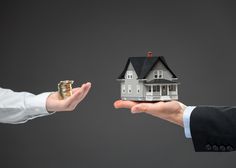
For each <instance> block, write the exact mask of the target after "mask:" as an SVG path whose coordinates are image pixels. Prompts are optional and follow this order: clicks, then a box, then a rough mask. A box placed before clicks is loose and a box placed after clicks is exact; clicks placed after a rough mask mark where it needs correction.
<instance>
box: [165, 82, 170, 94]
mask: <svg viewBox="0 0 236 168" xmlns="http://www.w3.org/2000/svg"><path fill="white" fill-rule="evenodd" d="M169 86H170V85H166V87H167V88H166V89H167V96H170V95H169Z"/></svg>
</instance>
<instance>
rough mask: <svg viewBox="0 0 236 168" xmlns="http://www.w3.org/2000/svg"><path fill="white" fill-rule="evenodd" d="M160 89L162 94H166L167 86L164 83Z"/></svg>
mask: <svg viewBox="0 0 236 168" xmlns="http://www.w3.org/2000/svg"><path fill="white" fill-rule="evenodd" d="M161 91H162V96H166V95H167V86H166V85H163V86H161Z"/></svg>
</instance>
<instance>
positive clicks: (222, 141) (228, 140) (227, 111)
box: [190, 106, 236, 152]
mask: <svg viewBox="0 0 236 168" xmlns="http://www.w3.org/2000/svg"><path fill="white" fill-rule="evenodd" d="M190 130H191V135H192V140H193V144H194V148H195V151H197V152H205V151H209V152H211V151H212V152H227V151H234V150H236V107H216V106H199V107H196V108H195V109H194V110H193V111H192V114H191V117H190Z"/></svg>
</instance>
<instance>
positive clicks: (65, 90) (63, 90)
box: [58, 80, 74, 99]
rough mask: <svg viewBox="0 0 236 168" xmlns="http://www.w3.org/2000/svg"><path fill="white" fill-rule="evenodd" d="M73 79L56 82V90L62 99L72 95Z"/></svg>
mask: <svg viewBox="0 0 236 168" xmlns="http://www.w3.org/2000/svg"><path fill="white" fill-rule="evenodd" d="M73 83H74V81H73V80H64V81H60V82H59V83H58V92H59V94H60V96H61V98H62V99H65V98H67V97H70V96H71V95H72V84H73Z"/></svg>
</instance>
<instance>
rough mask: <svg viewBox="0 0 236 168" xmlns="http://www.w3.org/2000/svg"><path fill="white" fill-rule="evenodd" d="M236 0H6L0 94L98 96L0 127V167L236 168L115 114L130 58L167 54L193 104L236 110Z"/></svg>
mask: <svg viewBox="0 0 236 168" xmlns="http://www.w3.org/2000/svg"><path fill="white" fill-rule="evenodd" d="M235 20H236V13H235V3H233V1H225V0H224V1H223V0H222V1H217V0H216V1H214V2H210V1H191V0H187V1H166V0H162V1H157V0H155V1H147V0H146V1H121V0H119V1H106V2H105V1H89V0H83V1H82V0H81V1H60V2H59V1H54V2H49V1H28V2H22V1H16V2H12V1H1V5H0V22H1V26H0V44H1V45H0V86H1V87H5V88H11V89H13V90H15V91H29V92H32V93H35V94H38V93H41V92H44V91H52V90H56V89H57V83H58V81H60V80H64V79H74V80H75V81H76V84H75V85H79V84H81V83H82V82H86V81H90V82H92V89H91V92H90V93H89V95H88V96H87V98H86V99H85V101H83V102H82V103H81V104H80V105H79V106H78V107H77V108H76V109H75V111H74V112H72V113H69V112H68V113H60V114H54V115H52V116H49V117H43V118H38V119H35V120H32V121H30V122H28V123H26V124H21V125H8V124H0V135H1V136H0V137H1V138H0V167H1V168H5V167H24V168H31V167H34V168H41V167H57V168H62V167H63V168H64V167H88V168H90V167H113V168H115V167H117V168H120V167H124V168H126V167H127V168H128V167H136V168H139V167H142V168H143V167H150V168H152V167H153V168H154V167H155V168H156V167H192V168H199V167H214V168H222V167H235V164H234V162H235V154H236V153H195V152H194V148H193V145H192V141H191V140H187V139H186V138H185V136H184V132H183V128H180V127H178V126H175V125H173V124H170V123H168V122H165V121H162V120H160V119H158V118H154V117H151V116H147V115H145V114H139V115H132V114H131V113H130V112H129V111H128V110H124V109H123V110H115V109H114V108H113V102H114V101H115V100H116V99H118V98H119V89H120V88H119V83H118V82H117V81H116V77H117V76H118V75H119V73H120V72H121V70H122V69H123V67H124V65H125V63H126V60H127V58H128V57H130V56H144V55H146V52H147V51H149V50H151V51H153V53H154V55H163V56H165V58H166V59H167V62H168V64H169V65H170V67H171V68H172V69H173V71H174V72H175V73H176V74H177V75H178V77H179V81H180V82H181V85H180V89H179V94H180V100H181V101H182V102H183V103H185V104H186V105H199V104H214V105H235V104H236V103H235V101H236V94H235V93H236V89H235V85H236V80H235V76H234V74H235V72H236V67H235V61H236V57H235V42H236V36H235V32H236V24H235Z"/></svg>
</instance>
